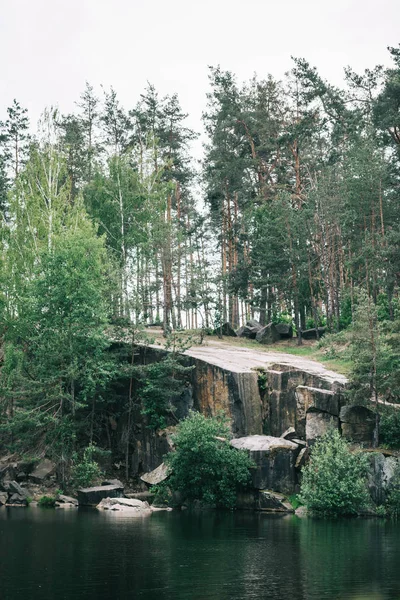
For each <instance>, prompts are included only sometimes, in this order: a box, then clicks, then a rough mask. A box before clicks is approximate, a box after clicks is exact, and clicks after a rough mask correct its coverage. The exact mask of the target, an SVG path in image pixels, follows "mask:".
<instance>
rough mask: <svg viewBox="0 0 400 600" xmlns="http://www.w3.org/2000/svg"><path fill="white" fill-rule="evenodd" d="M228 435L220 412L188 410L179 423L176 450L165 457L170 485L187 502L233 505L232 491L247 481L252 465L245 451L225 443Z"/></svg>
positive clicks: (224, 420) (223, 505)
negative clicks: (213, 414)
mask: <svg viewBox="0 0 400 600" xmlns="http://www.w3.org/2000/svg"><path fill="white" fill-rule="evenodd" d="M229 438H230V431H229V427H228V425H227V421H226V419H225V418H224V417H222V416H220V417H217V418H207V417H205V416H203V415H201V414H199V413H195V412H192V413H191V414H190V416H189V417H188V418H187V419H185V420H184V421H182V422H181V423H179V425H178V428H177V433H176V434H175V435H174V443H175V445H176V451H175V452H172V453H170V454H168V456H167V458H166V461H167V464H168V467H169V469H170V471H171V476H170V479H169V482H168V484H169V486H170V487H171V489H173V490H176V491H179V492H182V494H183V495H184V497H185V498H186V499H187V501H189V502H193V501H195V500H200V501H202V502H205V503H206V504H210V505H216V506H220V507H226V508H234V506H235V503H236V492H237V490H238V489H239V488H240V487H243V486H246V485H247V484H248V483H249V480H250V471H249V469H250V468H251V467H252V466H253V465H252V461H251V460H250V459H249V457H248V455H247V453H246V452H244V451H238V450H235V449H234V448H232V447H231V446H230V445H229Z"/></svg>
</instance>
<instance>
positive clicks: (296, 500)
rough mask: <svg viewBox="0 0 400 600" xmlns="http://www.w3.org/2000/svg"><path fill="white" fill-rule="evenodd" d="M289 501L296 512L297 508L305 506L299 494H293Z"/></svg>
mask: <svg viewBox="0 0 400 600" xmlns="http://www.w3.org/2000/svg"><path fill="white" fill-rule="evenodd" d="M288 500H289V502H290V504H291V505H292V507H293V509H294V510H296V509H297V508H299V506H304V505H303V502H302V501H301V499H300V497H299V495H298V494H292V495H291V496H289V497H288Z"/></svg>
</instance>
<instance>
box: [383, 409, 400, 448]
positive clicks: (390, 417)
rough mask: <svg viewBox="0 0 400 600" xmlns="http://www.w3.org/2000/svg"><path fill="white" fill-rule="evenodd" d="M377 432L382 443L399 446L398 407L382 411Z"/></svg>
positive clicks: (399, 417)
mask: <svg viewBox="0 0 400 600" xmlns="http://www.w3.org/2000/svg"><path fill="white" fill-rule="evenodd" d="M379 432H380V438H381V443H382V444H383V445H385V446H387V447H388V448H400V408H399V409H392V410H386V411H384V412H383V414H382V416H381V420H380V430H379Z"/></svg>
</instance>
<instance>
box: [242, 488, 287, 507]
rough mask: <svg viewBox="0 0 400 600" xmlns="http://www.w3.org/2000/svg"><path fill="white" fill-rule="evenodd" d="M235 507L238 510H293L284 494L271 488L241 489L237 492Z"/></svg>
mask: <svg viewBox="0 0 400 600" xmlns="http://www.w3.org/2000/svg"><path fill="white" fill-rule="evenodd" d="M236 508H239V509H240V510H260V511H263V512H273V513H275V512H279V513H288V512H293V507H292V505H291V504H290V503H289V502H288V501H287V499H286V496H284V495H283V494H279V492H273V491H272V490H255V489H247V490H241V491H240V492H238V494H237V500H236Z"/></svg>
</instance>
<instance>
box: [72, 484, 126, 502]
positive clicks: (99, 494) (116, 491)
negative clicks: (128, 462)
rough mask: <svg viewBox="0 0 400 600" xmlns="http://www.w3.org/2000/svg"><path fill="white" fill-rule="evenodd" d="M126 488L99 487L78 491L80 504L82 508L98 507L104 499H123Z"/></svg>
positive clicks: (114, 486)
mask: <svg viewBox="0 0 400 600" xmlns="http://www.w3.org/2000/svg"><path fill="white" fill-rule="evenodd" d="M123 495H124V488H121V487H119V486H117V485H99V486H96V487H91V488H80V489H79V490H78V503H79V505H80V506H97V505H98V504H99V502H101V500H103V498H110V497H113V498H122V497H123Z"/></svg>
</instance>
